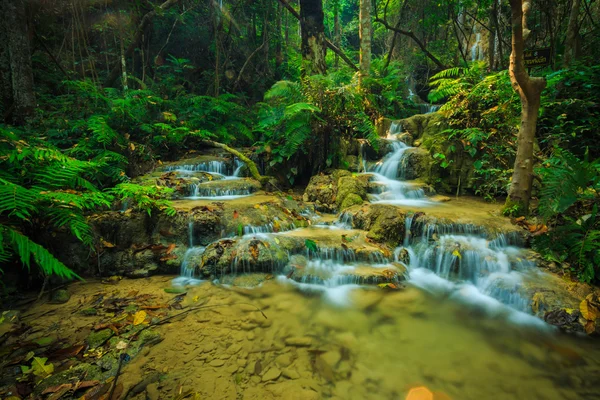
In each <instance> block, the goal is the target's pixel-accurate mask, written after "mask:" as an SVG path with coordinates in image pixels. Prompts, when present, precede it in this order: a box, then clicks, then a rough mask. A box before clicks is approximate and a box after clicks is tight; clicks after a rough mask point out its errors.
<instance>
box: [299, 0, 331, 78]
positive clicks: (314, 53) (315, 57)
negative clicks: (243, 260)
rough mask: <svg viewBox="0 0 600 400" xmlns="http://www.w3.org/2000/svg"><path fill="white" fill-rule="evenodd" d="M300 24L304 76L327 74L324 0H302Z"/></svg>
mask: <svg viewBox="0 0 600 400" xmlns="http://www.w3.org/2000/svg"><path fill="white" fill-rule="evenodd" d="M300 25H301V31H302V32H301V33H302V46H301V49H300V51H301V53H302V66H301V68H300V74H301V75H302V76H310V75H317V74H321V75H325V74H326V73H327V65H326V64H325V55H326V54H327V45H326V43H325V26H324V25H323V2H322V0H300Z"/></svg>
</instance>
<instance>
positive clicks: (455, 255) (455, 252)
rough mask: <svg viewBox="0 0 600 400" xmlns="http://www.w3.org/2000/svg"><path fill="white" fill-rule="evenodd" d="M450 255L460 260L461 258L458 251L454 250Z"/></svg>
mask: <svg viewBox="0 0 600 400" xmlns="http://www.w3.org/2000/svg"><path fill="white" fill-rule="evenodd" d="M452 255H453V256H454V257H458V258H462V256H461V255H460V251H458V249H456V250H454V251H453V252H452Z"/></svg>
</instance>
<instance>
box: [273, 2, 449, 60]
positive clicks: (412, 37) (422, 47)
mask: <svg viewBox="0 0 600 400" xmlns="http://www.w3.org/2000/svg"><path fill="white" fill-rule="evenodd" d="M280 1H281V0H280ZM375 22H379V23H380V24H382V25H383V26H384V27H386V29H389V30H390V31H393V32H398V33H400V34H402V35H404V36H408V37H409V38H411V39H412V40H413V41H414V42H415V43H416V44H417V46H419V48H420V49H421V51H422V52H423V53H425V55H426V56H427V57H428V58H429V59H430V60H431V61H433V63H434V64H435V65H436V66H437V67H438V68H440V69H447V68H448V67H447V66H445V65H444V64H442V62H441V61H440V60H438V59H437V57H436V56H434V55H433V54H431V53H430V52H429V50H427V47H425V45H424V44H423V42H421V40H420V39H419V38H418V37H417V36H416V35H415V34H414V33H413V32H412V31H405V30H403V29H400V28H397V27H395V26H392V25H390V24H389V23H388V22H387V21H386V20H384V19H381V18H379V17H375Z"/></svg>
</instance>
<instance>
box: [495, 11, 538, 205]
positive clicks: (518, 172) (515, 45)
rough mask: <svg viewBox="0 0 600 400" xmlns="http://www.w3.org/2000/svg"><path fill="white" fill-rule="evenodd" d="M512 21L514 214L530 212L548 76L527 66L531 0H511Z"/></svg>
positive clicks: (511, 197) (509, 202)
mask: <svg viewBox="0 0 600 400" xmlns="http://www.w3.org/2000/svg"><path fill="white" fill-rule="evenodd" d="M510 7H511V12H512V13H511V22H512V53H511V54H510V66H509V74H510V80H511V83H512V86H513V89H514V90H515V91H516V92H517V93H518V94H519V97H520V98H521V126H520V128H519V137H518V143H517V146H518V147H517V155H516V158H515V165H514V171H513V176H512V182H511V185H510V189H509V191H508V198H507V199H506V204H505V210H507V211H510V212H511V213H513V214H527V213H528V212H529V200H530V198H531V184H532V181H533V143H534V140H535V128H536V124H537V119H538V111H539V108H540V98H541V94H542V90H544V88H545V87H546V80H545V79H544V78H531V77H530V76H529V74H528V73H527V70H526V69H525V62H524V59H523V50H524V49H525V40H526V39H527V36H528V35H529V29H527V14H528V13H529V11H530V9H531V3H529V1H528V0H510Z"/></svg>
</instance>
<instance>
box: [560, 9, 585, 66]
mask: <svg viewBox="0 0 600 400" xmlns="http://www.w3.org/2000/svg"><path fill="white" fill-rule="evenodd" d="M580 9H581V0H573V4H572V6H571V14H570V16H569V26H568V27H567V40H566V42H565V55H564V56H563V66H564V67H568V66H569V65H570V64H571V62H572V60H574V59H575V58H576V50H577V37H578V36H579V24H578V21H577V17H578V16H579V10H580Z"/></svg>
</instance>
